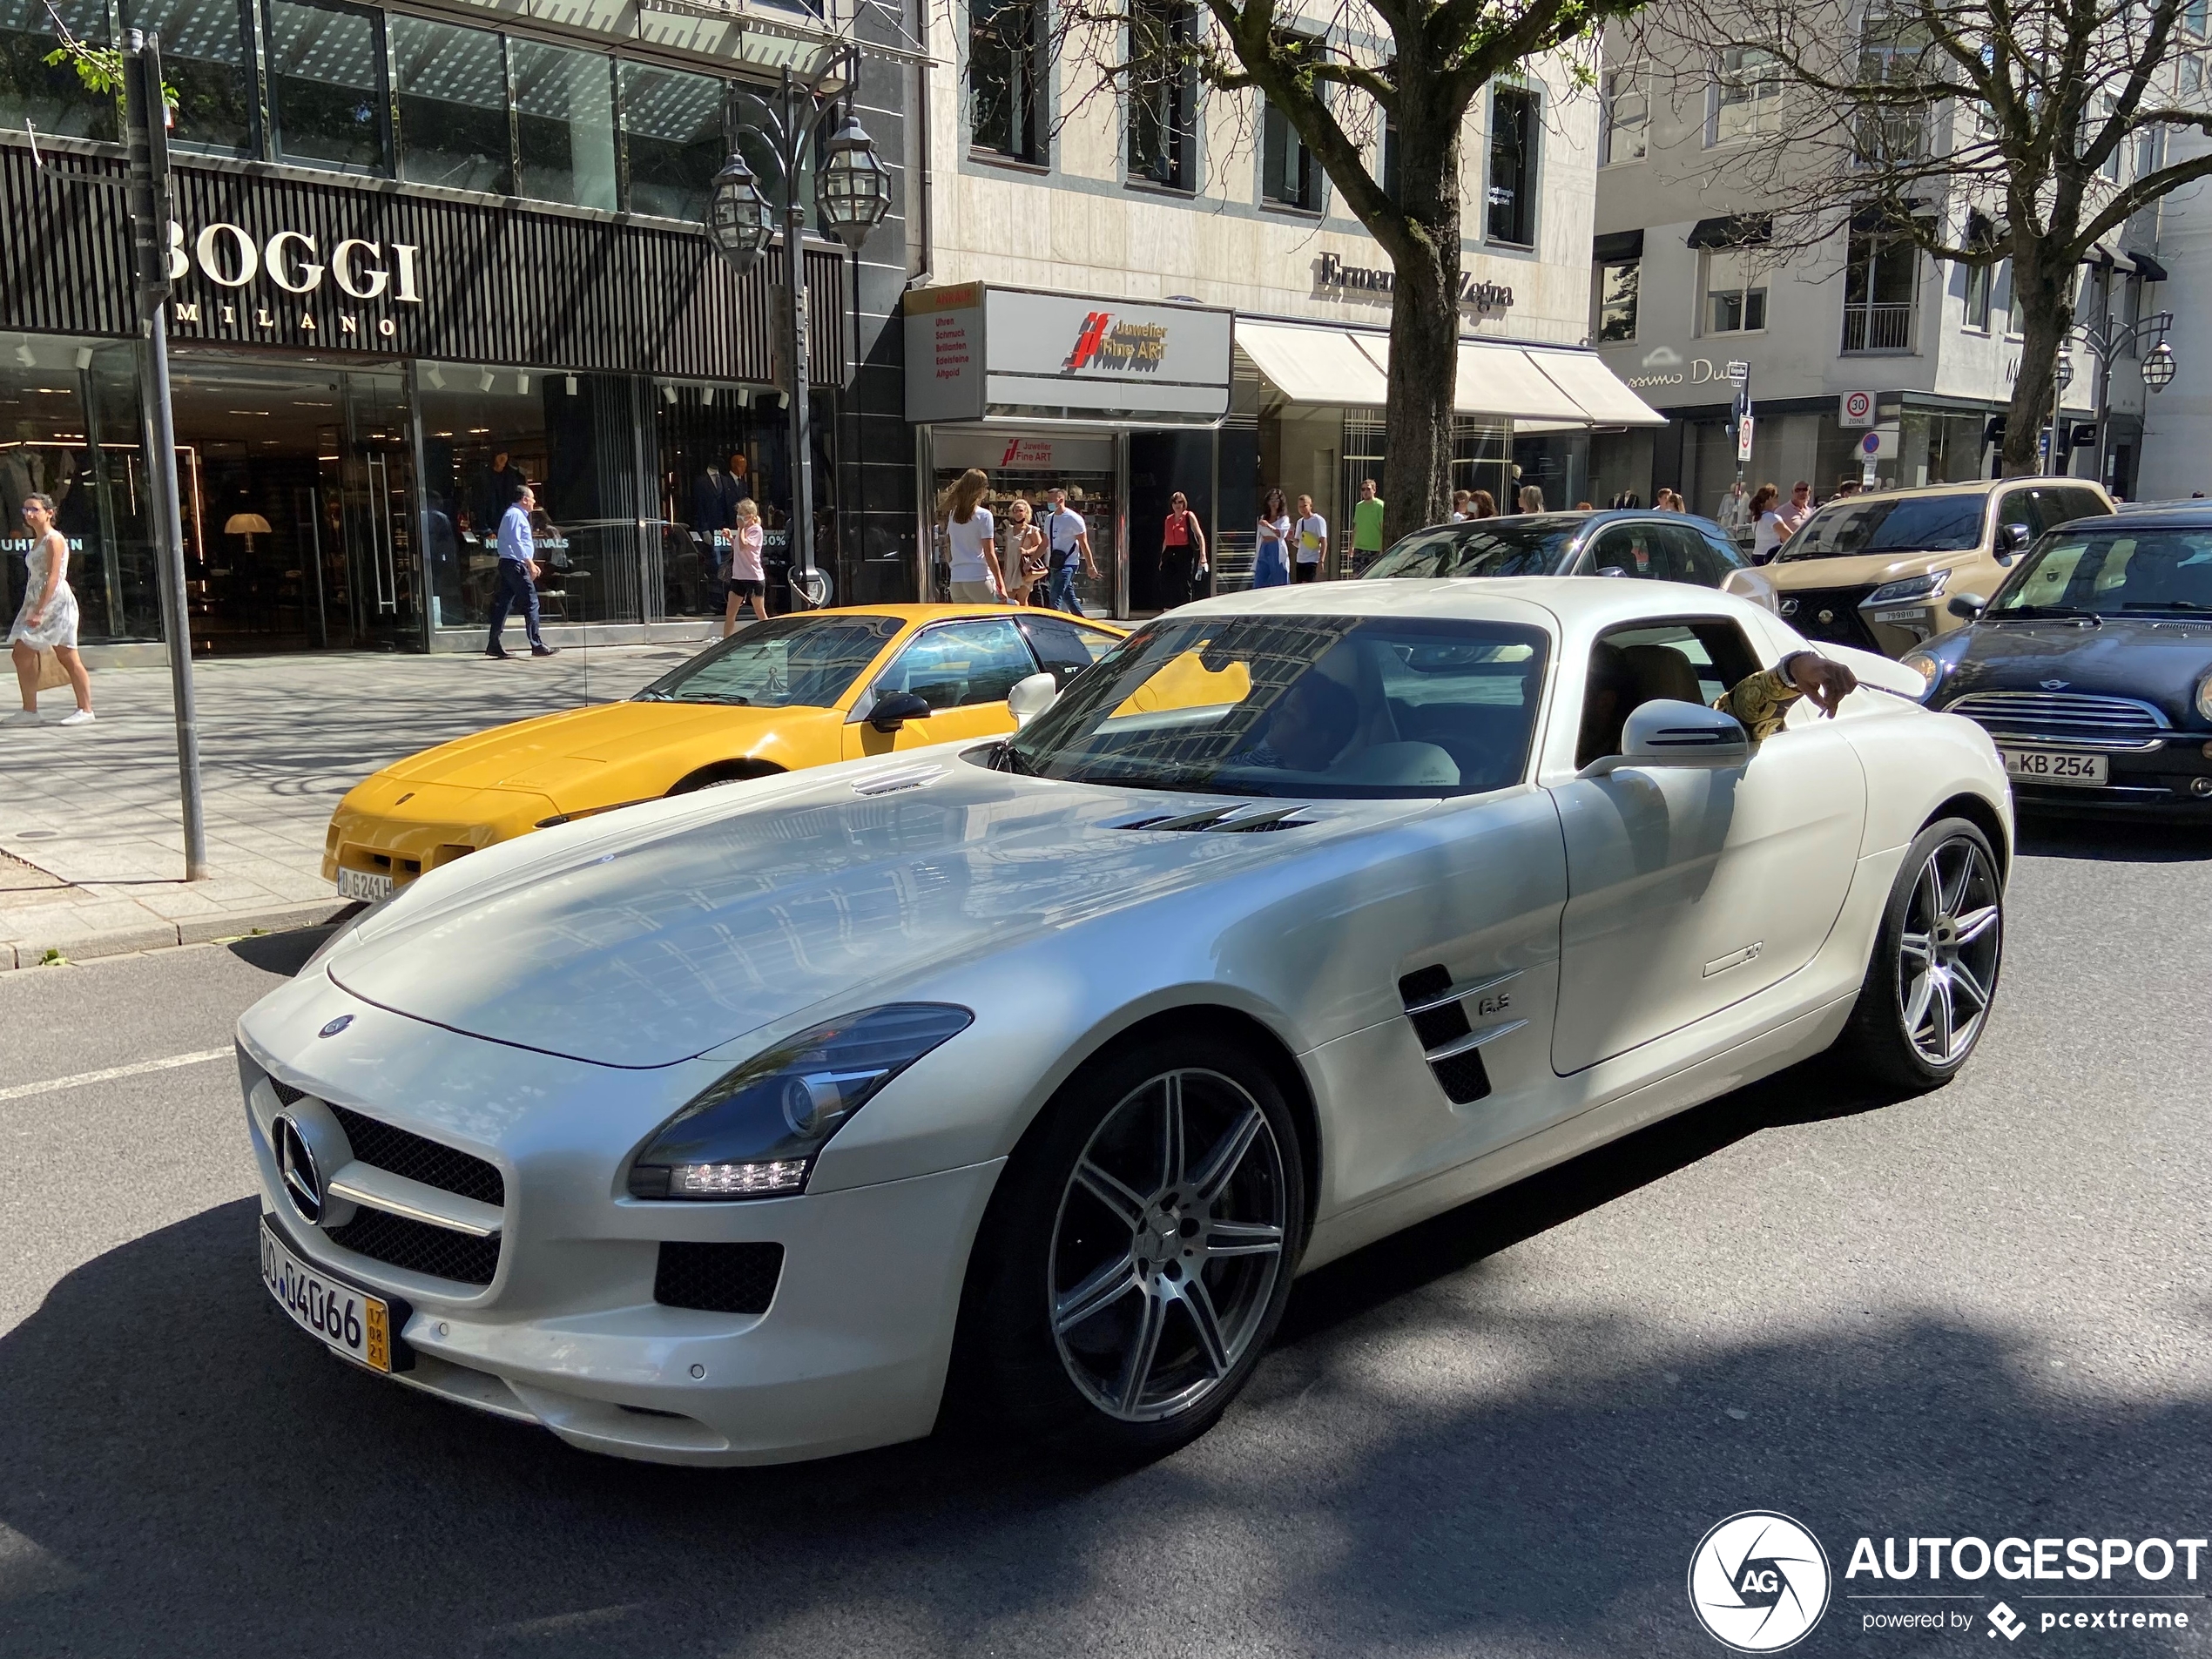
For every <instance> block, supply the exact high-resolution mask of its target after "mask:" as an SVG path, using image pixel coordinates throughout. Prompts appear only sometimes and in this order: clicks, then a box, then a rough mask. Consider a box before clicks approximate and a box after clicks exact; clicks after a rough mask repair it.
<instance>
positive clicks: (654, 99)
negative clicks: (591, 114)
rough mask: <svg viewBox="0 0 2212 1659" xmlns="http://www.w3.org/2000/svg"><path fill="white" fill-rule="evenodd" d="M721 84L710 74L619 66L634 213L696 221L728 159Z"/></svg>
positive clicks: (632, 65) (702, 212)
mask: <svg viewBox="0 0 2212 1659" xmlns="http://www.w3.org/2000/svg"><path fill="white" fill-rule="evenodd" d="M724 96H725V89H724V86H723V84H722V83H721V82H720V81H718V80H716V79H715V78H713V77H712V76H711V75H688V74H685V72H684V71H681V70H674V69H657V68H655V67H653V66H652V65H651V64H623V65H622V128H623V135H624V142H625V145H626V147H627V148H628V150H629V152H630V211H631V212H633V213H658V214H659V215H660V216H661V217H662V218H663V219H685V220H688V221H689V222H691V223H692V224H695V225H696V224H698V222H699V221H700V220H701V219H704V218H705V216H706V198H707V192H709V191H710V190H711V189H712V187H713V185H714V175H715V174H716V173H718V172H720V171H721V170H722V164H723V163H724V162H725V161H726V160H727V159H729V146H728V145H727V144H726V143H725V141H724V138H723V132H722V101H723V98H724Z"/></svg>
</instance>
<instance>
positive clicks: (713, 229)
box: [706, 151, 775, 271]
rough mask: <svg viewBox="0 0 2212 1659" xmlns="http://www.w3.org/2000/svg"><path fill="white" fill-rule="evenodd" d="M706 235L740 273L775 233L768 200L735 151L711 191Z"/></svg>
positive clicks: (755, 257)
mask: <svg viewBox="0 0 2212 1659" xmlns="http://www.w3.org/2000/svg"><path fill="white" fill-rule="evenodd" d="M706 233H707V235H708V236H709V237H710V238H711V239H712V241H713V243H714V246H715V247H716V248H717V249H718V250H719V251H720V253H721V254H722V257H723V258H724V259H725V260H729V261H730V263H731V264H732V266H736V267H737V269H738V270H740V271H743V270H745V269H747V268H748V267H749V266H751V265H752V262H753V261H754V260H757V259H759V257H760V255H761V253H763V252H764V251H765V249H766V248H767V246H768V241H769V239H770V238H771V237H772V236H773V235H774V234H775V226H774V225H773V224H772V223H771V222H770V214H769V211H768V199H767V198H766V197H765V196H763V195H762V194H761V193H760V185H759V183H758V182H757V181H756V180H755V179H753V176H752V168H750V167H748V166H746V165H745V158H744V157H743V156H741V155H738V154H737V153H736V152H734V151H733V152H731V156H730V158H729V160H728V161H726V162H725V163H724V164H723V166H722V171H721V172H718V173H716V174H715V175H714V184H713V186H712V188H711V190H710V191H709V192H708V194H707V199H706Z"/></svg>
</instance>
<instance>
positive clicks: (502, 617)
mask: <svg viewBox="0 0 2212 1659" xmlns="http://www.w3.org/2000/svg"><path fill="white" fill-rule="evenodd" d="M536 505H537V496H536V494H535V493H533V492H532V490H531V489H530V487H529V485H528V484H521V485H518V486H516V490H515V500H514V502H513V504H512V505H510V506H509V508H508V509H507V511H506V513H505V514H504V515H503V516H502V517H501V519H500V521H499V587H498V589H497V590H496V592H494V594H493V595H492V600H491V643H490V644H488V645H486V646H485V647H484V655H485V656H487V657H496V658H499V659H500V660H501V661H502V662H504V661H506V659H507V651H506V650H505V648H504V647H503V646H502V645H501V644H500V643H499V636H500V635H501V634H502V632H504V631H506V627H507V613H508V612H509V610H513V609H514V607H515V606H516V605H517V604H520V605H521V606H522V608H523V632H524V633H525V634H527V635H528V636H529V642H530V655H531V656H533V657H550V656H552V655H554V653H555V651H556V649H557V648H556V647H555V646H552V645H549V644H546V643H545V636H544V635H543V634H541V633H540V632H539V631H538V628H537V543H536V540H535V539H534V538H533V537H532V536H531V535H530V509H532V508H534V507H536Z"/></svg>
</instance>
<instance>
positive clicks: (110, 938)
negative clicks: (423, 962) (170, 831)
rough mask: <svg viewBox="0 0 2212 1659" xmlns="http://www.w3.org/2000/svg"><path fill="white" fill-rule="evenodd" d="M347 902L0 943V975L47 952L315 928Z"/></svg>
mask: <svg viewBox="0 0 2212 1659" xmlns="http://www.w3.org/2000/svg"><path fill="white" fill-rule="evenodd" d="M351 907H352V906H351V903H350V901H347V900H338V899H318V900H314V902H313V903H310V904H293V905H280V906H278V907H274V908H273V909H268V910H235V911H229V912H226V913H225V914H221V915H216V916H192V917H189V918H187V919H186V920H185V921H157V922H149V923H147V924H145V926H143V927H110V928H107V929H105V931H103V932H100V933H92V934H77V935H76V936H75V937H73V938H67V939H52V940H45V941H37V942H28V941H20V940H19V941H16V942H14V943H12V944H4V943H0V973H6V972H9V971H10V970H11V969H15V968H37V967H38V966H39V965H40V964H41V963H43V962H44V961H45V960H46V958H47V955H48V954H49V953H50V952H51V953H52V954H56V955H58V956H60V957H61V958H62V959H63V960H64V961H73V962H81V961H91V959H92V958H94V957H96V956H125V955H129V954H132V953H134V952H138V951H142V950H160V949H162V948H165V947H166V946H171V945H204V944H206V943H208V942H210V941H213V940H218V939H236V938H238V937H239V936H240V935H242V934H250V933H257V932H258V933H272V934H273V933H282V932H284V931H285V930H286V929H287V928H292V927H320V926H321V925H322V924H323V923H324V922H327V921H330V920H331V919H332V918H333V917H334V916H335V915H337V914H339V913H340V912H341V911H343V910H347V909H350V908H351Z"/></svg>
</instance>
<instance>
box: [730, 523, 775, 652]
mask: <svg viewBox="0 0 2212 1659" xmlns="http://www.w3.org/2000/svg"><path fill="white" fill-rule="evenodd" d="M732 516H733V517H734V518H736V520H737V521H738V523H737V527H736V528H735V529H732V530H730V531H729V532H728V535H729V537H730V580H729V589H730V597H729V599H728V601H727V604H726V608H725V610H724V611H723V613H722V637H723V638H725V639H727V638H728V637H730V636H731V635H732V634H734V633H735V632H737V631H738V606H739V605H741V604H750V605H751V606H752V615H753V619H754V620H755V621H756V622H765V621H767V620H768V572H767V570H765V568H764V567H763V566H762V564H761V562H760V555H761V550H762V549H763V548H764V547H765V546H766V544H767V541H768V535H767V532H766V531H765V530H764V529H761V528H760V508H759V504H758V503H757V502H754V500H753V499H752V496H741V497H739V498H738V502H737V505H736V506H735V507H734V508H733V509H732Z"/></svg>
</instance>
